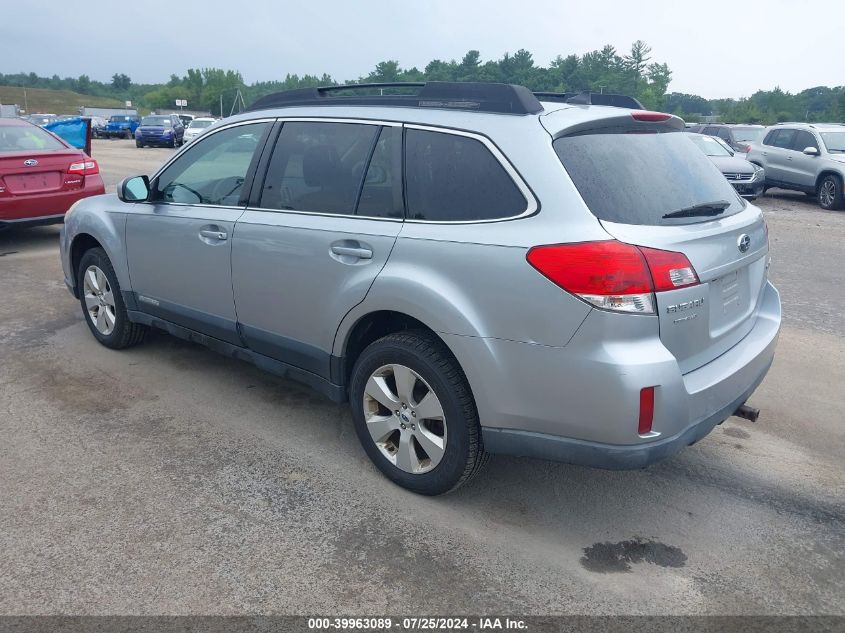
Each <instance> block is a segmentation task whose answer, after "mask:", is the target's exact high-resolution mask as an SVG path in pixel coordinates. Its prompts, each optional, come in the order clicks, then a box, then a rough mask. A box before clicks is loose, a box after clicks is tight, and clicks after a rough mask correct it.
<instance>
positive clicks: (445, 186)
mask: <svg viewBox="0 0 845 633" xmlns="http://www.w3.org/2000/svg"><path fill="white" fill-rule="evenodd" d="M405 198H406V202H407V205H408V219H412V220H428V221H433V222H455V221H476V220H496V219H502V218H511V217H514V216H517V215H520V214H522V213H524V212H525V211H526V209H527V205H528V203H527V201H526V199H525V197H524V196H523V195H522V193H520V191H519V188H518V187H517V186H516V183H514V181H513V179H512V178H511V177H510V175H509V174H508V172H507V171H505V168H504V167H503V166H502V164H501V163H500V162H499V161H498V160H497V159H496V157H495V156H493V154H492V153H491V152H490V150H489V149H488V148H487V146H486V145H484V143H482V142H481V141H479V140H477V139H474V138H469V137H466V136H459V135H457V134H450V133H445V132H431V131H427V130H416V129H408V130H407V131H406V132H405Z"/></svg>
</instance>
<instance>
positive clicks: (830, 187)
mask: <svg viewBox="0 0 845 633" xmlns="http://www.w3.org/2000/svg"><path fill="white" fill-rule="evenodd" d="M835 199H836V183H835V182H834V181H833V179H832V178H829V179H827V180H825V181H824V182H823V183H822V186H821V189H820V190H819V201H820V202H821V203H822V206H824V207H830V206H832V205H833V201H834V200H835Z"/></svg>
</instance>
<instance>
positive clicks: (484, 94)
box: [247, 81, 543, 114]
mask: <svg viewBox="0 0 845 633" xmlns="http://www.w3.org/2000/svg"><path fill="white" fill-rule="evenodd" d="M374 91H378V93H379V94H362V93H366V92H374ZM385 91H387V92H389V93H390V94H384V93H385ZM355 93H357V94H355ZM303 105H343V106H356V105H367V106H405V107H412V108H443V109H448V110H464V111H470V112H493V113H498V114H537V113H538V112H542V111H543V106H542V105H540V102H539V101H538V100H537V97H535V96H534V95H533V94H532V93H531V91H530V90H528V88H526V87H524V86H516V85H513V84H496V83H481V82H450V81H427V82H415V83H411V82H406V83H382V84H349V85H346V86H325V87H322V88H299V89H297V90H286V91H284V92H276V93H274V94H269V95H267V96H264V97H261V98H260V99H257V100H256V101H255V103H253V104H252V105H251V106H249V108H247V112H252V111H255V110H266V109H269V108H282V107H286V106H303Z"/></svg>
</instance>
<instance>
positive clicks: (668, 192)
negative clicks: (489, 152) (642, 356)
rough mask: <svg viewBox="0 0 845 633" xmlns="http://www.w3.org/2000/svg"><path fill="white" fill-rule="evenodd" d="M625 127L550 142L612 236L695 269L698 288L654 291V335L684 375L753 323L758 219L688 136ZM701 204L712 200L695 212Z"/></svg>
mask: <svg viewBox="0 0 845 633" xmlns="http://www.w3.org/2000/svg"><path fill="white" fill-rule="evenodd" d="M630 131H633V130H626V129H625V128H624V127H621V126H620V127H613V128H608V129H607V130H606V132H604V133H603V132H602V129H601V128H599V129H593V130H591V131H590V132H589V133H586V134H583V133H582V134H576V135H571V136H563V137H561V138H558V139H557V140H556V141H555V142H554V146H555V150H556V151H557V154H558V156H559V157H560V159H561V162H562V163H563V165H564V167H565V168H566V170H567V172H568V173H569V175H570V177H571V178H572V180H573V182H574V183H575V185H576V187H577V188H578V190H579V192H580V193H581V197H582V198H583V199H584V202H585V203H586V205H587V207H588V208H589V209H590V211H591V212H592V213H593V214H594V215H595V216H596V217H597V218H598V219H599V221H600V222H601V224H602V226H603V227H604V228H605V230H606V231H607V232H608V233H609V234H610V236H612V237H614V238H616V239H617V240H619V241H621V242H625V243H628V244H634V245H637V246H645V247H649V248H654V249H660V250H664V251H673V252H679V253H683V254H684V255H685V256H686V257H687V259H688V260H689V262H690V263H691V264H692V265H693V268H694V269H695V272H696V273H697V275H698V278H699V281H700V283H699V284H697V285H693V286H689V287H685V288H679V289H674V290H668V291H663V292H658V293H656V295H655V296H656V304H657V305H656V311H657V314H658V319H659V327H660V338H661V340H662V342H663V344H664V345H665V346H666V347H667V348H668V349H669V350H670V351H671V352H672V354H673V355H674V356H675V358H676V359H677V360H678V364H679V366H680V368H681V371H683V372H688V371H692V370H694V369H696V368H698V367H701V366H702V365H704V364H706V363H708V362H709V361H711V360H713V359H714V358H716V357H717V356H719V355H721V354H723V353H724V352H725V351H727V350H728V349H730V348H731V347H732V346H733V345H735V344H736V343H737V342H738V341H739V340H740V339H742V337H744V336H745V335H746V334H747V333H748V332H749V331H750V330H751V328H752V327H753V324H754V316H755V312H756V309H757V303H758V300H759V297H760V295H761V293H762V290H763V287H764V285H765V282H766V253H767V251H768V244H767V241H766V235H765V228H764V223H763V218H762V214H761V213H760V210H759V209H757V208H756V207H753V206H751V205H749V204H747V203H746V202H745V201H743V200H742V199H741V198H739V196H737V194H736V193H735V191H734V190H733V188H732V187H731V185H730V184H729V183H728V182H727V181H726V180H725V178H724V177H723V176H722V174H721V173H720V172H719V170H718V169H716V167H715V166H714V165H713V164H712V163H711V162H710V160H709V159H708V158H707V157H706V156H705V155H704V153H703V152H701V151H700V150H699V149H698V148H697V147H696V146H695V145H694V144H693V142H692V141H691V140H690V139H689V138H687V137H686V135H684V134H680V133H677V132H673V131H671V130H665V129H661V128H660V127H657V128H656V129H652V130H651V131H652V132H653V133H650V134H649V133H646V134H643V133H637V134H631V133H628V132H630ZM637 131H640V130H637ZM664 131H665V132H667V133H662V132H664ZM656 132H661V133H656ZM701 205H710V206H709V207H708V208H706V209H703V210H701V211H698V212H696V211H694V210H693V209H694V207H696V206H701ZM683 209H689V210H690V211H682V210H683ZM678 212H680V213H678ZM697 213H702V214H706V215H697ZM670 214H671V215H676V216H678V217H666V216H669V215H670ZM631 318H638V317H636V316H632V317H631Z"/></svg>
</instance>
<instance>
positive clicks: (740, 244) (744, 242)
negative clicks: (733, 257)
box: [736, 233, 751, 253]
mask: <svg viewBox="0 0 845 633" xmlns="http://www.w3.org/2000/svg"><path fill="white" fill-rule="evenodd" d="M736 245H737V248H739V252H740V253H745V252H747V251H748V247H749V246H751V238H750V237H749V236H748V233H743V234H742V235H740V236H739V239H738V240H737V241H736Z"/></svg>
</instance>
